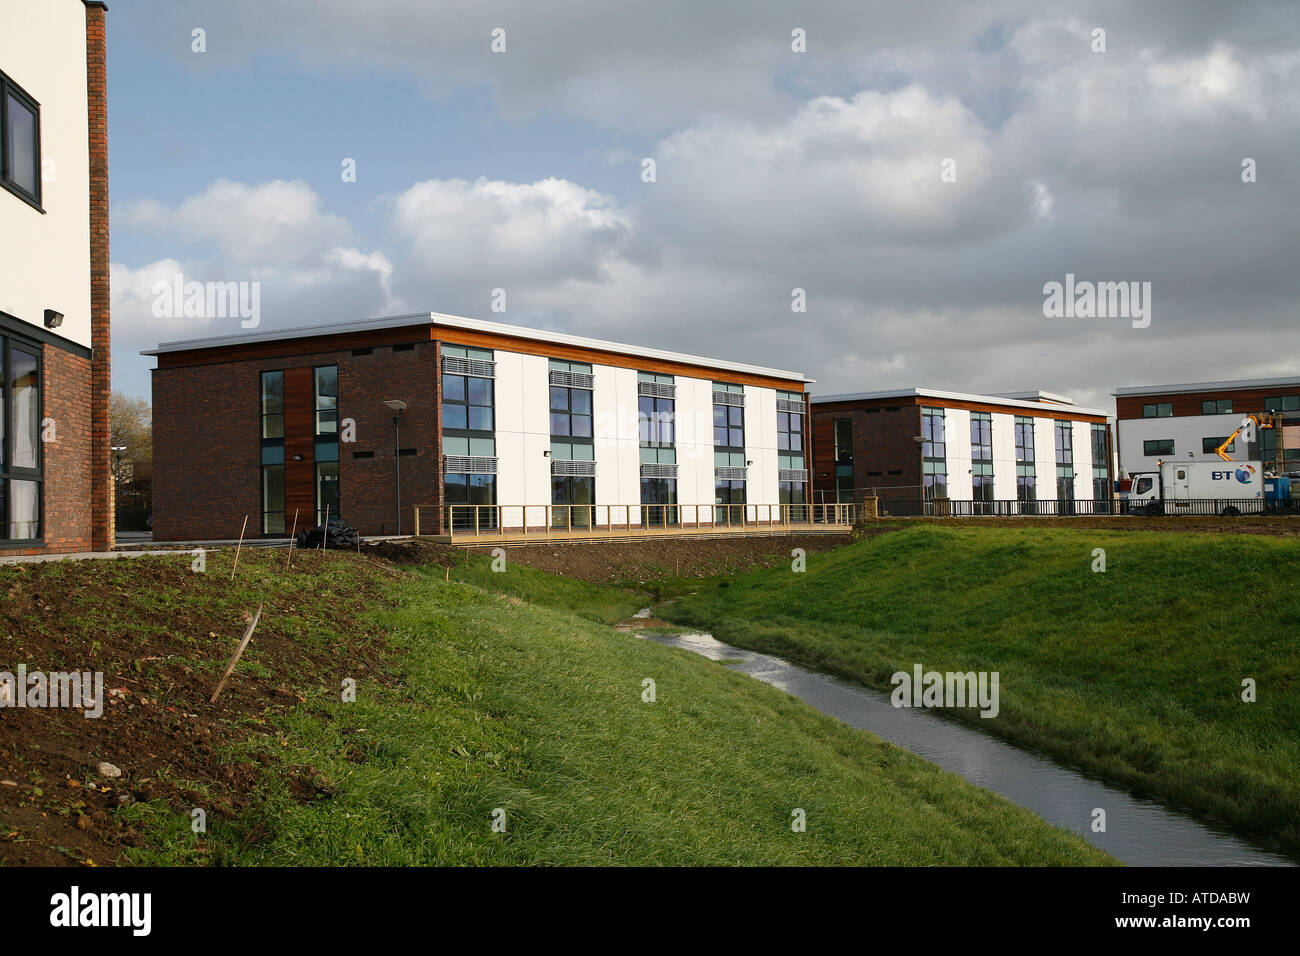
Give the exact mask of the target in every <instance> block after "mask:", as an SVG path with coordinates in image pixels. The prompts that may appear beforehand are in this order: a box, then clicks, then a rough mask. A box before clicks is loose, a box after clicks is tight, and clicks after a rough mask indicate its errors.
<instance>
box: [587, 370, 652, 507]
mask: <svg viewBox="0 0 1300 956" xmlns="http://www.w3.org/2000/svg"><path fill="white" fill-rule="evenodd" d="M591 371H592V374H593V376H594V377H595V385H596V388H595V393H594V394H593V395H592V413H593V415H594V419H593V437H594V440H595V445H596V503H597V505H638V504H640V502H641V477H640V454H639V448H640V443H639V440H638V434H637V389H636V370H635V369H628V368H614V367H613V366H610V365H593V366H592V370H591ZM596 520H597V522H602V521H607V520H612V521H613V522H614V523H615V524H622V523H624V522H625V521H632V522H636V521H639V520H640V508H632V509H630V514H629V513H628V512H625V511H624V510H623V509H622V508H618V509H616V510H615V511H614V513H613V516H612V519H611V518H610V516H609V515H607V514H606V509H604V508H599V507H598V508H597V509H596Z"/></svg>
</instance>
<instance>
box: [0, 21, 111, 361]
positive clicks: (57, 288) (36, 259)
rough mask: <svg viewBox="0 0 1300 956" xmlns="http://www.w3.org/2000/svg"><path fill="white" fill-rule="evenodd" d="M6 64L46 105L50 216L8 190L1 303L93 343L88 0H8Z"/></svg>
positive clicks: (2, 224) (3, 30)
mask: <svg viewBox="0 0 1300 956" xmlns="http://www.w3.org/2000/svg"><path fill="white" fill-rule="evenodd" d="M0 70H3V71H4V72H5V74H6V75H7V76H8V77H9V78H10V79H11V80H12V81H13V82H14V83H15V84H17V85H18V86H20V87H21V88H22V89H23V90H24V91H25V92H26V93H27V94H28V95H29V96H30V97H32V98H33V99H34V100H36V102H37V103H39V104H40V155H41V160H42V165H43V167H44V169H43V176H42V179H43V183H42V198H41V204H42V207H43V208H44V215H42V214H41V212H40V211H38V210H37V209H34V208H33V207H32V206H30V205H28V204H27V203H26V202H24V201H23V200H21V199H19V198H18V197H17V196H15V195H13V194H12V193H10V192H8V191H0V312H7V313H8V314H9V315H12V316H14V317H16V318H18V319H21V320H22V321H24V322H27V323H30V324H31V325H34V326H36V327H38V328H43V327H44V322H45V310H46V309H53V310H55V311H56V312H62V313H63V316H64V318H63V324H62V326H61V327H60V328H59V329H58V330H57V331H56V332H55V334H57V335H60V336H62V337H64V338H67V339H70V340H72V341H73V342H76V343H78V344H80V345H84V346H86V347H89V346H90V156H89V153H90V145H89V143H90V136H89V132H88V119H87V117H88V107H87V96H86V8H85V6H84V5H83V4H82V3H81V0H41V2H39V3H20V2H17V0H5V2H4V3H0Z"/></svg>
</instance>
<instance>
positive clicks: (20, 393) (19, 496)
mask: <svg viewBox="0 0 1300 956" xmlns="http://www.w3.org/2000/svg"><path fill="white" fill-rule="evenodd" d="M42 374H43V369H42V368H41V349H40V347H39V346H36V345H30V344H28V343H26V342H21V341H15V340H14V339H10V338H7V337H0V516H2V519H3V527H2V528H0V539H3V540H5V541H14V542H17V541H36V540H39V539H40V537H41V504H42V500H43V499H42V483H43V479H44V472H43V468H44V457H43V449H42V447H41V375H42Z"/></svg>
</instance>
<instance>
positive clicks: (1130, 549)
mask: <svg viewBox="0 0 1300 956" xmlns="http://www.w3.org/2000/svg"><path fill="white" fill-rule="evenodd" d="M1094 548H1103V549H1105V551H1106V562H1107V564H1106V570H1105V572H1104V573H1095V572H1093V571H1092V563H1093V560H1094V558H1093V553H1092V552H1093V549H1094ZM1297 581H1300V551H1298V550H1297V548H1296V545H1295V543H1294V542H1293V541H1289V540H1287V539H1281V538H1268V537H1262V536H1260V537H1257V536H1246V535H1208V534H1178V533H1174V532H1163V533H1116V532H1105V531H1098V532H1090V531H1076V530H1054V529H1048V528H1041V527H1034V528H1032V529H1031V528H1025V529H1017V528H970V529H954V528H939V527H916V528H909V529H907V530H904V531H900V532H896V533H894V534H889V535H884V536H881V537H878V538H874V539H871V540H868V541H863V542H860V543H858V544H855V545H852V546H850V547H847V548H843V549H840V550H837V551H834V552H828V553H825V554H818V555H810V556H809V558H808V570H807V572H806V573H804V574H794V573H791V572H789V571H781V570H773V571H764V572H757V573H755V574H752V575H746V576H742V577H739V578H735V579H731V580H724V581H720V582H717V583H715V584H713V585H710V586H709V587H706V588H704V589H702V590H701V591H700V592H699V593H698V594H696V595H694V596H687V597H684V598H682V600H681V602H680V603H679V604H678V605H675V606H673V607H669V608H665V609H663V610H662V616H664V617H667V618H668V619H670V620H675V621H677V622H679V623H691V624H694V625H696V626H699V627H701V628H703V629H707V630H708V631H710V632H711V633H713V634H714V635H715V636H716V637H718V638H719V639H720V640H724V641H728V642H730V643H732V644H736V645H740V646H743V647H747V648H751V649H755V650H760V651H766V652H769V653H775V654H779V655H781V656H783V657H786V658H789V659H791V660H794V661H797V662H800V663H802V664H805V665H808V666H811V667H814V668H817V669H819V670H822V671H827V672H830V673H834V674H837V675H840V676H843V677H847V678H850V679H852V680H856V681H859V682H861V683H863V684H867V685H871V686H876V687H883V688H889V687H890V686H891V685H890V676H891V675H892V674H893V673H894V672H896V671H910V670H911V669H912V666H913V664H915V663H921V664H922V665H924V667H925V668H926V669H927V670H939V671H950V670H954V671H955V670H959V671H969V670H976V671H980V670H988V671H998V672H999V673H1000V680H1001V688H1000V691H1001V713H1000V714H999V716H998V717H996V718H993V719H981V718H979V717H978V716H976V715H975V713H974V712H973V711H969V710H954V711H949V712H948V713H949V714H950V716H953V717H955V718H958V719H963V720H968V721H970V722H971V723H973V724H975V725H977V726H978V727H980V728H981V729H982V730H985V731H988V732H991V733H995V734H998V735H1000V736H1003V737H1005V738H1007V739H1010V740H1012V741H1014V742H1017V743H1019V744H1023V745H1027V746H1030V747H1034V748H1038V749H1041V750H1043V751H1045V752H1047V753H1049V754H1052V755H1054V756H1055V757H1057V758H1058V759H1061V760H1064V761H1066V762H1069V763H1072V764H1075V765H1077V766H1080V767H1082V768H1084V769H1086V770H1088V771H1090V772H1093V773H1095V774H1097V775H1099V776H1101V777H1103V778H1105V779H1107V780H1109V781H1112V782H1115V783H1118V784H1120V785H1123V786H1126V787H1128V788H1130V789H1131V790H1133V791H1135V792H1137V793H1139V794H1144V795H1149V796H1154V797H1156V798H1159V799H1161V800H1162V801H1165V802H1167V803H1171V804H1174V805H1178V806H1182V807H1185V808H1188V809H1190V810H1192V811H1194V812H1197V813H1199V814H1201V815H1203V816H1206V817H1210V818H1213V819H1217V820H1220V821H1223V822H1225V823H1227V824H1229V825H1231V826H1233V827H1234V828H1236V829H1238V830H1240V831H1242V832H1244V833H1248V834H1251V835H1253V836H1255V837H1257V838H1259V839H1261V840H1263V841H1265V842H1268V843H1271V844H1273V845H1275V846H1280V847H1282V848H1284V849H1286V850H1287V851H1288V852H1289V853H1291V854H1292V855H1300V823H1298V822H1297V821H1300V693H1297V677H1298V676H1300V640H1298V639H1297V631H1298V630H1300V591H1298V590H1297V588H1296V582H1297ZM1244 678H1253V679H1254V680H1255V681H1256V684H1257V686H1258V701H1257V702H1255V703H1245V702H1243V701H1242V699H1241V693H1242V680H1243V679H1244Z"/></svg>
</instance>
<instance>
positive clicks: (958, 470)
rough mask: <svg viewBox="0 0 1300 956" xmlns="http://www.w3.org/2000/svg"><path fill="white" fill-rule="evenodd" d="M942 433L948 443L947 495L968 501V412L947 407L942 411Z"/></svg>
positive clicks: (969, 488)
mask: <svg viewBox="0 0 1300 956" xmlns="http://www.w3.org/2000/svg"><path fill="white" fill-rule="evenodd" d="M943 426H944V429H943V434H944V439H945V441H946V442H947V444H948V497H949V498H951V499H953V500H954V501H970V500H971V498H972V497H973V493H972V489H971V474H970V471H971V467H970V412H969V411H968V410H967V409H964V408H947V409H944V413H943Z"/></svg>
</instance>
